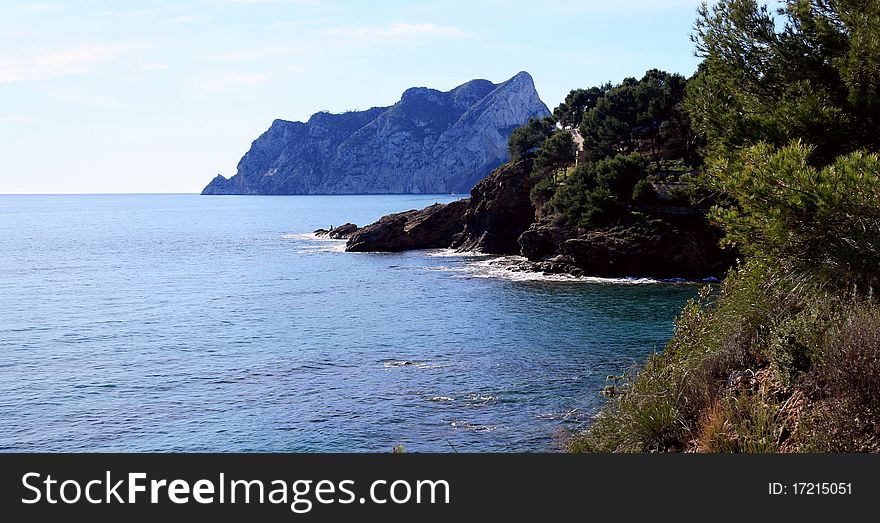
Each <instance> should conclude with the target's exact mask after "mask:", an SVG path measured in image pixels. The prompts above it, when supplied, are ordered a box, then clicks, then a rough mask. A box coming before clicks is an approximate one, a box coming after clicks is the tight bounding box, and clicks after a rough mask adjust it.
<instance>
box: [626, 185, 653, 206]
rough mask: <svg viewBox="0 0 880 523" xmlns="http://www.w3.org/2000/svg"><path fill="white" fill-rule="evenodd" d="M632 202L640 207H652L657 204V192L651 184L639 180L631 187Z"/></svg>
mask: <svg viewBox="0 0 880 523" xmlns="http://www.w3.org/2000/svg"><path fill="white" fill-rule="evenodd" d="M632 201H634V202H636V203H638V204H641V205H653V204H655V203H657V191H656V190H654V186H653V185H651V182H649V181H648V180H645V179H641V180H639V181H638V182H636V184H635V186H634V187H633V192H632Z"/></svg>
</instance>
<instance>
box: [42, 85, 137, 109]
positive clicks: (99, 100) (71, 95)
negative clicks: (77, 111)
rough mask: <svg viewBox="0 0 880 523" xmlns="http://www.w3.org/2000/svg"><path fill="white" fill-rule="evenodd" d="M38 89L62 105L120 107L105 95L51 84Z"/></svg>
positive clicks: (113, 99)
mask: <svg viewBox="0 0 880 523" xmlns="http://www.w3.org/2000/svg"><path fill="white" fill-rule="evenodd" d="M39 89H40V90H41V91H43V93H45V94H46V96H48V97H49V99H50V100H52V101H54V102H58V103H62V104H72V105H86V106H90V107H113V108H120V107H121V106H120V104H119V102H118V101H117V100H116V99H115V98H114V97H112V96H109V95H106V94H100V93H94V92H90V91H86V90H82V89H76V88H70V87H61V86H57V85H51V84H42V85H40V86H39Z"/></svg>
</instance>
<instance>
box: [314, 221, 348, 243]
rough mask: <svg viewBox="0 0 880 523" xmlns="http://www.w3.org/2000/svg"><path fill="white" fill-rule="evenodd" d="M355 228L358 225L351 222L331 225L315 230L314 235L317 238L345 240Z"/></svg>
mask: <svg viewBox="0 0 880 523" xmlns="http://www.w3.org/2000/svg"><path fill="white" fill-rule="evenodd" d="M357 230H358V226H357V225H355V224H353V223H346V224H343V225H340V226H339V227H333V226H332V225H331V226H330V228H329V229H318V230H316V231H315V236H318V237H319V238H330V239H331V240H346V239H348V237H349V236H351V235H352V234H353V233H354V232H355V231H357Z"/></svg>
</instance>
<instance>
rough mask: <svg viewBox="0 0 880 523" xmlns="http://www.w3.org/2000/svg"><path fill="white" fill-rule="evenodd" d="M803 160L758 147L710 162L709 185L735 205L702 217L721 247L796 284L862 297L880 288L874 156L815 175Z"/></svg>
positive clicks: (879, 201)
mask: <svg viewBox="0 0 880 523" xmlns="http://www.w3.org/2000/svg"><path fill="white" fill-rule="evenodd" d="M810 153H811V148H810V147H807V146H805V145H802V144H800V143H795V144H792V145H790V146H788V147H785V148H783V149H780V150H775V149H773V148H771V147H770V146H768V145H766V144H761V145H757V146H755V147H752V148H749V149H746V150H745V151H743V152H742V153H741V154H740V155H739V156H738V157H737V158H736V159H735V160H734V161H730V162H728V161H723V162H718V163H716V164H715V165H714V166H713V168H712V169H711V171H710V180H711V181H710V183H711V184H713V185H714V186H715V187H716V188H718V189H720V190H722V191H725V192H726V193H727V194H728V195H730V196H731V197H732V198H733V201H735V202H736V204H735V205H728V206H723V207H720V206H719V207H716V208H715V209H713V212H712V214H711V216H710V217H711V218H712V219H713V220H715V221H717V222H718V223H720V224H721V225H722V226H723V227H724V229H725V230H726V233H727V236H726V241H727V242H729V243H733V244H736V245H737V246H738V247H739V248H740V249H741V250H742V252H743V253H744V254H745V255H747V256H751V257H754V258H757V259H761V260H765V261H767V262H768V263H772V264H774V265H776V266H777V268H778V269H779V270H780V271H783V272H785V273H787V274H788V276H789V277H790V278H792V279H796V280H798V282H799V283H801V284H804V283H806V284H810V285H815V286H820V287H826V288H828V289H829V290H830V291H848V290H850V289H851V288H853V287H857V288H859V289H860V290H861V291H862V292H868V291H869V290H870V289H873V288H875V287H877V286H878V284H880V271H878V270H877V267H878V266H880V227H878V226H877V224H878V223H880V157H878V156H877V155H874V154H863V153H853V154H850V155H846V156H842V157H840V158H838V159H837V160H836V161H835V162H834V163H833V164H832V165H830V166H828V167H825V168H822V169H815V168H813V167H811V166H810V165H809V164H808V159H809V156H810Z"/></svg>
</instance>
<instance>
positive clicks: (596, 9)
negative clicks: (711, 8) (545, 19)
mask: <svg viewBox="0 0 880 523" xmlns="http://www.w3.org/2000/svg"><path fill="white" fill-rule="evenodd" d="M698 5H699V2H698V1H697V0H619V1H617V2H609V1H607V0H552V1H550V2H548V3H547V4H545V8H546V9H549V10H552V11H557V12H562V13H572V14H576V13H629V12H634V11H637V12H640V13H643V12H646V11H660V10H663V9H672V8H682V7H689V8H693V10H694V11H695V10H696V8H697V6H698Z"/></svg>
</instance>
